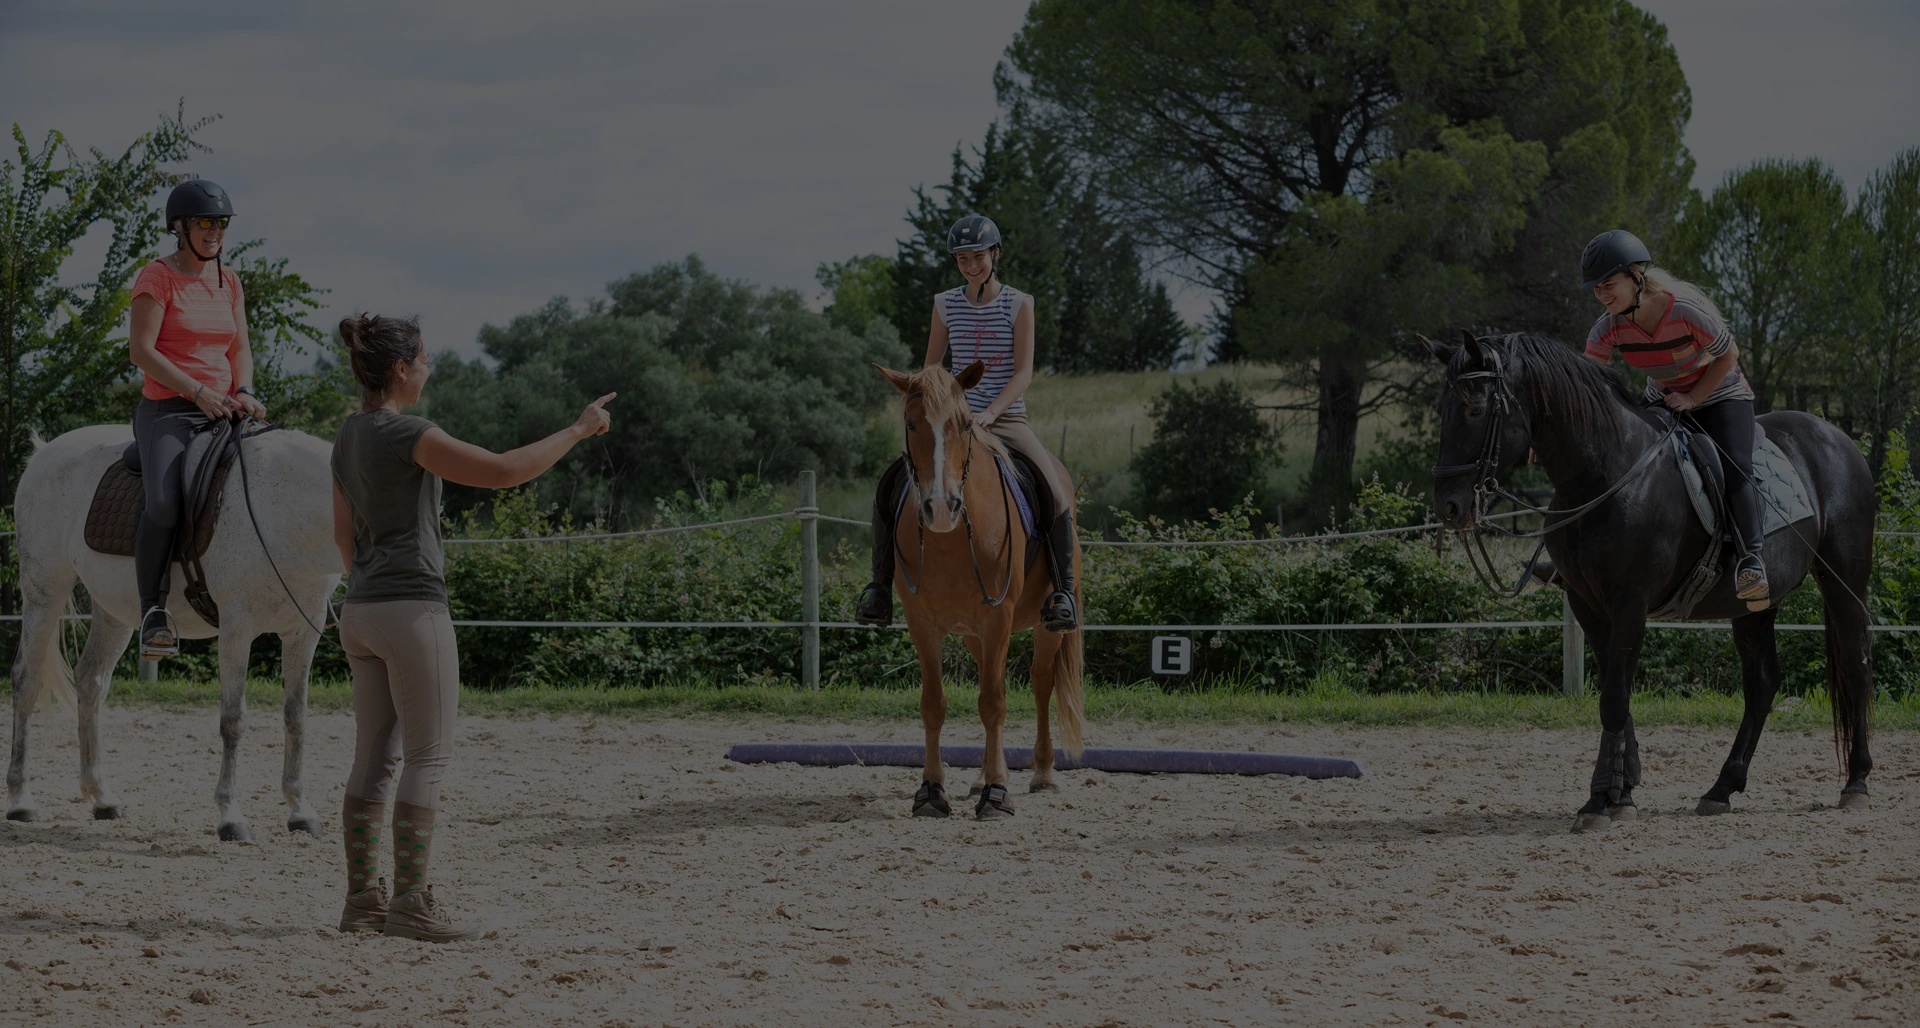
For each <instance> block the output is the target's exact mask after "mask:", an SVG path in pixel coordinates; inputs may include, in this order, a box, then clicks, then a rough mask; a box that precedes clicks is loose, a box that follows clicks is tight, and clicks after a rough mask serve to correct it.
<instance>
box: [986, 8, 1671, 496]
mask: <svg viewBox="0 0 1920 1028" xmlns="http://www.w3.org/2000/svg"><path fill="white" fill-rule="evenodd" d="M996 83H997V86H998V88H999V93H1000V99H1001V101H1002V103H1004V104H1006V105H1008V106H1009V107H1011V108H1013V109H1014V110H1015V111H1016V112H1019V113H1020V114H1021V116H1022V117H1024V118H1025V119H1026V120H1027V121H1028V122H1029V123H1030V124H1033V125H1036V126H1038V127H1040V128H1042V129H1045V130H1047V131H1050V132H1053V133H1057V134H1058V135H1059V137H1060V138H1061V139H1062V140H1064V142H1065V144H1066V146H1067V147H1068V148H1069V149H1070V150H1071V151H1072V153H1073V154H1074V155H1075V157H1076V158H1077V159H1079V160H1081V161H1084V162H1085V163H1086V165H1087V167H1088V169H1089V173H1090V176H1091V182H1092V183H1093V184H1095V185H1096V186H1097V187H1098V188H1099V189H1100V190H1101V191H1102V195H1103V196H1105V197H1106V198H1108V199H1109V200H1110V202H1111V204H1112V206H1113V208H1114V209H1115V210H1116V211H1117V212H1118V213H1117V217H1119V218H1120V220H1122V221H1124V222H1125V223H1126V224H1128V226H1129V228H1130V230H1131V231H1132V232H1133V233H1134V235H1135V238H1136V239H1138V240H1140V241H1141V242H1142V243H1144V244H1146V245H1148V246H1150V247H1153V248H1156V249H1159V250H1162V251H1164V252H1167V253H1171V254H1173V255H1175V256H1176V258H1177V259H1178V265H1179V266H1180V267H1182V268H1184V269H1186V272H1187V273H1188V274H1191V275H1193V276H1194V277H1195V278H1197V279H1199V280H1202V281H1205V282H1207V283H1209V284H1211V285H1214V286H1215V287H1217V288H1219V289H1220V290H1221V293H1222V295H1223V296H1224V297H1227V298H1228V299H1229V301H1230V302H1235V303H1237V301H1239V300H1240V299H1241V298H1243V297H1245V298H1247V299H1248V300H1249V302H1254V298H1253V293H1254V291H1255V284H1254V283H1252V282H1249V281H1247V280H1246V279H1247V276H1248V275H1249V274H1252V273H1254V272H1255V270H1256V269H1257V268H1259V267H1260V266H1262V264H1263V262H1268V261H1269V260H1270V259H1274V258H1275V255H1276V252H1277V251H1282V250H1285V251H1286V253H1285V254H1284V255H1283V256H1282V257H1280V258H1278V260H1279V261H1280V262H1282V263H1295V264H1297V258H1298V254H1299V251H1298V248H1299V247H1300V246H1301V245H1302V243H1301V241H1302V240H1303V239H1307V240H1313V239H1317V240H1318V241H1319V243H1320V244H1321V245H1322V246H1323V247H1326V248H1331V247H1334V246H1336V245H1340V246H1344V245H1345V243H1344V237H1343V236H1341V235H1340V234H1339V232H1337V231H1330V230H1328V229H1327V227H1326V226H1328V225H1329V224H1330V223H1331V221H1332V220H1334V215H1333V214H1332V213H1331V212H1333V211H1335V210H1336V209H1338V210H1343V211H1345V215H1344V219H1345V220H1344V221H1343V224H1351V223H1352V222H1353V219H1354V218H1357V217H1358V216H1359V214H1360V212H1362V211H1364V210H1365V209H1366V208H1367V207H1368V206H1369V205H1370V200H1369V198H1370V196H1371V194H1372V192H1373V191H1374V188H1375V184H1374V183H1375V177H1376V174H1377V171H1378V170H1379V166H1380V163H1381V162H1382V161H1388V160H1395V159H1401V158H1405V157H1407V156H1408V155H1409V154H1411V153H1413V152H1414V151H1427V152H1430V153H1445V152H1446V151H1447V150H1448V148H1449V144H1446V143H1443V142H1442V139H1441V137H1442V135H1443V133H1445V132H1446V131H1447V130H1449V129H1452V130H1460V129H1465V128H1470V127H1471V128H1472V129H1473V130H1474V131H1475V132H1477V133H1478V136H1479V138H1481V139H1482V140H1486V141H1489V142H1491V141H1494V140H1497V139H1500V138H1501V137H1503V136H1504V137H1506V138H1507V139H1508V140H1509V142H1510V143H1520V144H1530V143H1539V144H1543V145H1545V147H1546V151H1545V156H1546V160H1547V164H1546V168H1545V169H1544V170H1545V171H1546V172H1548V173H1550V174H1551V176H1552V177H1550V178H1549V177H1545V176H1542V175H1539V174H1536V173H1535V165H1536V158H1535V157H1534V156H1532V155H1529V156H1528V157H1527V158H1526V161H1525V164H1526V167H1525V168H1520V167H1518V166H1516V168H1515V173H1516V175H1517V176H1518V177H1516V178H1515V180H1514V181H1516V182H1519V181H1523V180H1524V179H1526V178H1531V179H1532V180H1533V181H1532V183H1531V184H1530V185H1529V189H1528V193H1527V195H1524V196H1521V197H1520V198H1519V200H1518V202H1519V203H1521V204H1522V205H1523V207H1524V209H1525V210H1526V211H1527V212H1528V218H1526V219H1523V220H1522V222H1521V223H1520V225H1519V226H1516V227H1515V228H1508V227H1506V226H1507V225H1508V222H1509V221H1510V219H1507V218H1505V217H1504V216H1503V217H1501V218H1498V219H1495V220H1494V221H1493V222H1489V223H1487V224H1482V225H1475V226H1470V227H1469V230H1468V235H1470V236H1473V237H1477V238H1484V239H1485V240H1486V241H1485V242H1484V244H1481V243H1478V242H1477V238H1476V245H1473V246H1470V247H1468V248H1466V249H1468V250H1469V251H1470V252H1471V256H1470V257H1468V258H1466V259H1464V262H1463V261H1459V260H1455V261H1449V262H1448V263H1464V264H1465V265H1466V266H1467V267H1468V268H1469V269H1479V270H1492V271H1494V272H1495V273H1496V274H1495V277H1494V278H1492V279H1490V280H1485V279H1483V280H1482V285H1481V288H1480V289H1479V290H1478V291H1477V292H1478V293H1479V294H1480V295H1478V296H1475V297H1472V299H1473V300H1475V301H1476V302H1474V303H1468V304H1460V305H1458V308H1457V309H1458V310H1460V311H1461V312H1462V313H1465V312H1467V311H1469V310H1475V309H1477V310H1478V311H1479V312H1480V315H1481V316H1494V315H1496V314H1497V315H1499V316H1500V317H1503V318H1508V319H1512V320H1516V321H1518V320H1530V321H1534V322H1555V323H1557V324H1560V325H1566V324H1570V323H1571V321H1572V319H1571V315H1570V314H1569V313H1568V312H1569V311H1571V310H1572V307H1571V304H1572V302H1573V301H1571V300H1567V299H1565V298H1564V296H1565V294H1562V293H1559V292H1556V291H1555V290H1558V289H1560V288H1561V285H1560V284H1555V283H1554V282H1553V279H1554V278H1555V276H1563V275H1564V274H1565V271H1564V268H1565V266H1566V262H1567V259H1568V258H1567V256H1566V252H1567V246H1566V244H1565V242H1564V241H1565V240H1566V239H1570V238H1575V237H1578V238H1579V240H1580V242H1584V241H1585V236H1584V235H1582V233H1586V234H1591V233H1590V232H1588V229H1590V228H1592V227H1594V226H1596V225H1604V223H1605V222H1608V221H1626V222H1629V223H1634V224H1638V223H1639V222H1640V221H1641V220H1648V221H1651V222H1653V223H1654V224H1662V223H1663V219H1664V217H1665V214H1666V212H1668V211H1670V210H1671V209H1672V207H1673V204H1674V203H1675V202H1677V199H1678V196H1679V195H1680V193H1679V191H1680V190H1683V189H1684V187H1685V183H1686V179H1687V176H1688V174H1690V172H1691V161H1690V160H1689V159H1688V158H1687V157H1686V156H1685V151H1684V149H1683V148H1682V147H1681V145H1680V131H1679V130H1680V128H1681V127H1682V126H1684V123H1685V119H1686V116H1687V113H1688V104H1689V100H1688V96H1687V92H1686V83H1685V79H1684V78H1683V77H1682V76H1681V75H1680V72H1679V65H1678V61H1677V59H1676V58H1675V57H1674V55H1673V51H1672V48H1671V46H1670V45H1668V44H1667V42H1666V39H1665V35H1664V32H1663V31H1662V30H1661V29H1660V27H1659V24H1658V22H1656V21H1654V20H1653V19H1652V18H1650V17H1648V16H1646V15H1644V14H1642V13H1641V12H1639V11H1637V10H1635V9H1634V8H1633V7H1632V6H1631V5H1630V4H1628V3H1627V2H1626V0H1437V2H1435V0H1419V2H1415V0H1312V2H1305V3H1290V4H1268V3H1256V2H1253V0H1216V2H1213V3H1206V4H1196V3H1188V2H1181V0H1039V2H1037V3H1035V4H1033V5H1032V6H1031V7H1030V8H1029V10H1028V15H1027V20H1026V24H1025V25H1024V27H1023V28H1022V29H1021V31H1020V33H1019V34H1018V35H1017V36H1016V37H1015V39H1014V41H1013V43H1012V45H1011V46H1010V47H1009V48H1008V50H1007V58H1006V60H1005V62H1003V64H1002V65H1001V67H1000V68H999V70H998V72H997V75H996ZM1506 119H1511V120H1510V121H1509V120H1506ZM1500 145H1501V146H1507V145H1508V144H1500ZM1514 152H1515V153H1516V154H1517V153H1518V152H1519V151H1517V150H1515V151H1514ZM1522 171H1524V175H1521V174H1520V173H1521V172H1522ZM1543 185H1544V186H1550V187H1551V188H1550V189H1549V188H1543ZM1495 192H1496V193H1500V194H1501V195H1504V192H1503V191H1500V190H1495ZM1348 196H1352V197H1356V198H1358V200H1359V205H1358V206H1354V205H1346V206H1344V207H1340V206H1339V205H1336V204H1334V200H1335V199H1336V198H1342V197H1348ZM1399 202H1400V203H1401V206H1402V207H1403V209H1405V210H1408V211H1411V210H1412V209H1413V207H1412V204H1411V202H1410V201H1409V200H1406V199H1403V200H1402V201H1399ZM1303 213H1304V214H1309V215H1310V217H1311V218H1312V220H1314V221H1316V222H1318V223H1319V225H1320V227H1319V228H1315V229H1306V230H1301V231H1299V232H1294V231H1292V223H1293V222H1294V220H1295V219H1296V216H1299V215H1302V214H1303ZM1516 228H1517V229H1518V230H1519V231H1517V232H1516ZM1656 234H1657V233H1656ZM1368 236H1369V238H1370V239H1373V240H1375V242H1374V243H1370V244H1368V245H1365V246H1362V247H1358V248H1357V249H1360V250H1368V249H1372V250H1374V251H1376V252H1378V248H1379V244H1378V242H1377V240H1378V239H1379V238H1381V237H1380V236H1379V235H1378V234H1377V233H1374V232H1372V231H1371V230H1370V231H1369V232H1368ZM1502 237H1506V238H1509V239H1511V240H1512V242H1513V244H1514V245H1513V246H1511V247H1510V246H1508V245H1504V244H1503V243H1502V242H1501V238H1502ZM1509 250H1511V251H1513V253H1514V254H1515V256H1513V257H1510V258H1506V261H1505V263H1504V264H1503V263H1501V260H1502V258H1503V256H1504V255H1505V254H1507V253H1508V251H1509ZM1571 252H1573V253H1577V252H1578V245H1577V244H1575V245H1574V246H1573V247H1572V251H1571ZM1324 259H1325V260H1327V261H1330V262H1333V263H1335V264H1337V265H1340V266H1343V267H1346V268H1353V267H1355V266H1356V265H1355V264H1354V263H1353V262H1352V261H1351V260H1350V259H1349V258H1347V257H1345V256H1335V255H1333V254H1332V253H1331V252H1330V251H1329V252H1328V253H1327V254H1326V256H1325V257H1324ZM1364 263H1365V262H1361V264H1362V265H1364ZM1523 271H1524V272H1526V274H1522V273H1521V272H1523ZM1529 275H1535V276H1539V277H1542V278H1543V279H1544V280H1545V281H1546V282H1547V283H1548V285H1547V287H1545V288H1544V289H1543V288H1541V287H1539V286H1537V285H1534V284H1530V283H1532V281H1533V280H1532V279H1531V278H1529V277H1528V276H1529ZM1272 281H1273V279H1272V278H1271V277H1269V278H1268V282H1269V283H1271V282H1272ZM1510 282H1511V283H1518V286H1517V287H1516V288H1513V289H1503V288H1499V287H1501V286H1503V285H1506V284H1507V283H1510ZM1380 286H1381V288H1382V289H1391V288H1395V287H1396V286H1397V283H1396V282H1394V281H1392V280H1383V281H1381V283H1380ZM1416 292H1417V291H1416ZM1542 293H1545V294H1550V295H1548V299H1547V300H1545V301H1537V298H1536V294H1542ZM1389 302H1390V303H1391V301H1389ZM1543 304H1544V310H1543V309H1542V305H1543ZM1263 305H1264V306H1266V307H1268V308H1272V307H1273V306H1275V303H1274V302H1273V301H1268V302H1266V303H1264V304H1263ZM1402 306H1403V307H1404V306H1405V305H1402ZM1316 309H1317V310H1318V311H1320V312H1321V313H1323V314H1325V313H1328V312H1329V308H1328V307H1327V306H1326V305H1324V304H1321V305H1316ZM1313 317H1314V313H1313V311H1302V312H1299V313H1297V314H1296V315H1291V316H1288V317H1286V318H1279V319H1267V320H1268V323H1270V324H1289V323H1299V322H1304V321H1310V320H1312V318H1313ZM1228 324H1229V325H1230V326H1231V328H1232V331H1230V332H1228V333H1226V334H1224V335H1223V338H1222V339H1221V340H1220V342H1221V348H1220V351H1219V352H1220V353H1221V354H1223V355H1226V356H1236V355H1238V354H1240V353H1255V352H1257V351H1259V350H1261V349H1263V348H1271V347H1274V346H1280V345H1284V346H1288V347H1293V346H1294V344H1292V343H1290V342H1287V343H1281V342H1276V341H1273V340H1265V341H1262V340H1256V339H1253V338H1249V337H1248V336H1247V331H1248V328H1249V326H1247V325H1245V324H1243V323H1242V322H1241V320H1240V319H1239V318H1237V317H1232V320H1230V321H1229V322H1228ZM1393 327H1394V328H1398V329H1404V328H1407V327H1410V326H1409V325H1408V324H1407V323H1405V322H1402V323H1400V324H1399V325H1397V326H1393ZM1384 343H1385V340H1384V339H1382V338H1381V337H1378V336H1370V337H1368V342H1367V345H1368V346H1369V347H1370V348H1371V347H1378V346H1381V345H1384ZM1374 352H1376V353H1377V352H1378V351H1377V350H1375V351H1374ZM1320 353H1321V355H1323V356H1325V355H1332V356H1336V357H1337V359H1336V360H1334V361H1332V362H1331V363H1330V365H1328V366H1324V367H1323V366H1321V362H1320V361H1319V360H1318V359H1317V358H1315V359H1312V360H1304V361H1298V362H1296V364H1295V366H1296V368H1297V369H1298V371H1299V377H1298V379H1297V382H1298V384H1300V385H1303V386H1308V387H1310V388H1313V389H1314V390H1315V391H1316V393H1317V394H1318V396H1319V397H1320V399H1319V401H1318V403H1317V405H1316V415H1317V418H1318V420H1319V422H1320V424H1321V426H1322V430H1321V432H1320V433H1319V441H1318V442H1317V443H1316V449H1315V454H1314V468H1315V472H1314V474H1315V476H1316V478H1317V479H1318V480H1319V481H1320V482H1321V483H1326V484H1332V483H1333V482H1334V481H1335V480H1336V479H1340V478H1343V477H1345V476H1347V475H1349V474H1350V472H1351V457H1350V453H1351V450H1350V445H1351V444H1350V440H1351V439H1352V438H1353V436H1354V434H1355V431H1356V427H1357V418H1358V414H1359V411H1360V410H1361V409H1362V407H1363V406H1364V404H1365V403H1366V402H1367V401H1366V399H1365V398H1364V395H1365V393H1366V390H1367V386H1368V383H1367V381H1366V380H1365V379H1364V377H1362V376H1360V375H1359V374H1357V373H1356V372H1357V371H1358V370H1360V369H1364V368H1365V367H1367V366H1368V359H1367V358H1366V357H1360V358H1356V357H1355V356H1354V355H1351V354H1347V353H1344V352H1342V351H1338V350H1337V349H1333V348H1323V349H1322V350H1321V351H1320ZM1356 397H1362V399H1360V400H1359V401H1358V402H1356V400H1355V398H1356ZM1326 499H1327V500H1331V499H1333V497H1327V498H1326ZM1323 509H1325V510H1327V511H1329V512H1330V511H1331V509H1333V505H1332V504H1331V503H1326V502H1325V501H1323Z"/></svg>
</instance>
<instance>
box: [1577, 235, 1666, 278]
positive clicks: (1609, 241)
mask: <svg viewBox="0 0 1920 1028" xmlns="http://www.w3.org/2000/svg"><path fill="white" fill-rule="evenodd" d="M1652 260H1653V254H1651V253H1648V252H1647V244H1645V243H1643V242H1641V241H1640V237H1639V236H1636V235H1634V234H1633V233H1631V232H1629V231H1627V230H1626V229H1624V228H1616V229H1612V230H1609V231H1606V232H1602V233H1600V234H1599V235H1597V236H1594V237H1593V240H1592V241H1591V242H1589V243H1588V244H1587V248H1586V249H1585V250H1583V251H1581V253H1580V277H1581V279H1583V280H1584V281H1582V282H1581V283H1580V288H1582V289H1592V288H1593V287H1594V286H1597V285H1599V284H1600V283H1602V282H1605V281H1606V280H1607V279H1609V278H1612V277H1613V276H1614V275H1617V274H1619V273H1620V272H1622V271H1625V270H1627V269H1628V268H1630V267H1632V266H1633V265H1635V264H1646V263H1648V262H1650V261H1652Z"/></svg>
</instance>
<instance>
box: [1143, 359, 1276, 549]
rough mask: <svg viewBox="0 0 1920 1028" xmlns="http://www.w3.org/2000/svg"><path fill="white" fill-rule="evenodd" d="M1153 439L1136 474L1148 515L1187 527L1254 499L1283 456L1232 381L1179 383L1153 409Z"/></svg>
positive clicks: (1158, 398)
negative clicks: (1181, 521)
mask: <svg viewBox="0 0 1920 1028" xmlns="http://www.w3.org/2000/svg"><path fill="white" fill-rule="evenodd" d="M1147 415H1148V417H1150V418H1151V419H1152V420H1153V439H1152V441H1151V442H1149V443H1147V444H1146V445H1145V446H1143V447H1141V448H1140V450H1139V451H1138V452H1137V453H1135V454H1134V456H1133V460H1132V462H1131V465H1130V467H1131V470H1132V471H1133V475H1134V484H1135V488H1136V489H1137V490H1138V495H1139V501H1138V502H1139V504H1140V506H1141V508H1142V509H1143V510H1145V511H1148V512H1151V513H1154V514H1158V515H1162V516H1165V517H1169V518H1175V519H1185V520H1189V521H1203V520H1206V518H1207V516H1208V514H1209V512H1210V511H1213V510H1215V509H1225V508H1227V507H1231V506H1232V505H1233V504H1235V503H1236V502H1238V501H1240V500H1242V499H1244V498H1246V497H1248V496H1250V495H1252V494H1254V493H1256V492H1258V491H1259V488H1260V481H1261V476H1262V475H1263V474H1264V473H1265V471H1266V466H1267V463H1268V462H1269V461H1270V460H1271V459H1272V457H1273V455H1274V454H1275V453H1277V452H1278V449H1279V438H1278V435H1277V434H1276V433H1275V432H1274V430H1273V426H1271V425H1269V424H1267V422H1266V419H1264V418H1262V417H1261V416H1260V410H1259V408H1258V407H1256V406H1255V405H1254V402H1253V399H1252V397H1250V396H1248V395H1247V393H1246V391H1245V390H1244V389H1241V388H1240V385H1239V384H1238V383H1236V382H1233V381H1222V382H1217V383H1215V384H1213V385H1210V386H1202V385H1197V384H1196V385H1194V386H1193V387H1192V388H1190V389H1189V388H1185V387H1183V386H1181V385H1180V383H1179V382H1178V381H1176V382H1174V383H1173V384H1172V385H1171V386H1169V387H1168V388H1167V390H1166V391H1165V392H1163V393H1161V394H1160V395H1158V396H1156V397H1154V398H1153V403H1152V404H1151V405H1150V406H1149V407H1148V408H1147Z"/></svg>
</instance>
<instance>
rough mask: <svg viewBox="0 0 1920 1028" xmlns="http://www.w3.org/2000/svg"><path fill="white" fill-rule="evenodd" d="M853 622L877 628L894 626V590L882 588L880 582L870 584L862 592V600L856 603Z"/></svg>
mask: <svg viewBox="0 0 1920 1028" xmlns="http://www.w3.org/2000/svg"><path fill="white" fill-rule="evenodd" d="M853 620H854V623H855V624H861V625H872V626H874V627H875V628H885V627H887V626H888V625H891V624H893V589H892V588H891V587H882V586H881V585H880V583H878V582H870V583H868V585H867V587H866V588H865V589H862V590H860V598H859V599H858V600H855V601H854V604H853Z"/></svg>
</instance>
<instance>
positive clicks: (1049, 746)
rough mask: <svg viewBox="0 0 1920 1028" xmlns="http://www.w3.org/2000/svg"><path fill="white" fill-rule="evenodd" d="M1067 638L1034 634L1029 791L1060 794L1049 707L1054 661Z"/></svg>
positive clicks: (1054, 633) (1056, 634) (1055, 634)
mask: <svg viewBox="0 0 1920 1028" xmlns="http://www.w3.org/2000/svg"><path fill="white" fill-rule="evenodd" d="M1066 638H1067V636H1063V635H1061V634H1060V633H1058V632H1044V631H1043V632H1035V633H1033V711H1034V732H1033V779H1032V781H1031V782H1030V783H1029V784H1028V785H1027V791H1028V792H1059V791H1060V786H1059V785H1058V784H1057V783H1055V782H1054V780H1053V732H1052V726H1051V725H1050V724H1048V723H1047V708H1048V705H1049V703H1050V701H1051V700H1052V699H1053V658H1054V655H1055V654H1056V653H1058V652H1059V650H1060V647H1061V645H1062V644H1063V642H1064V640H1065V639H1066Z"/></svg>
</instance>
